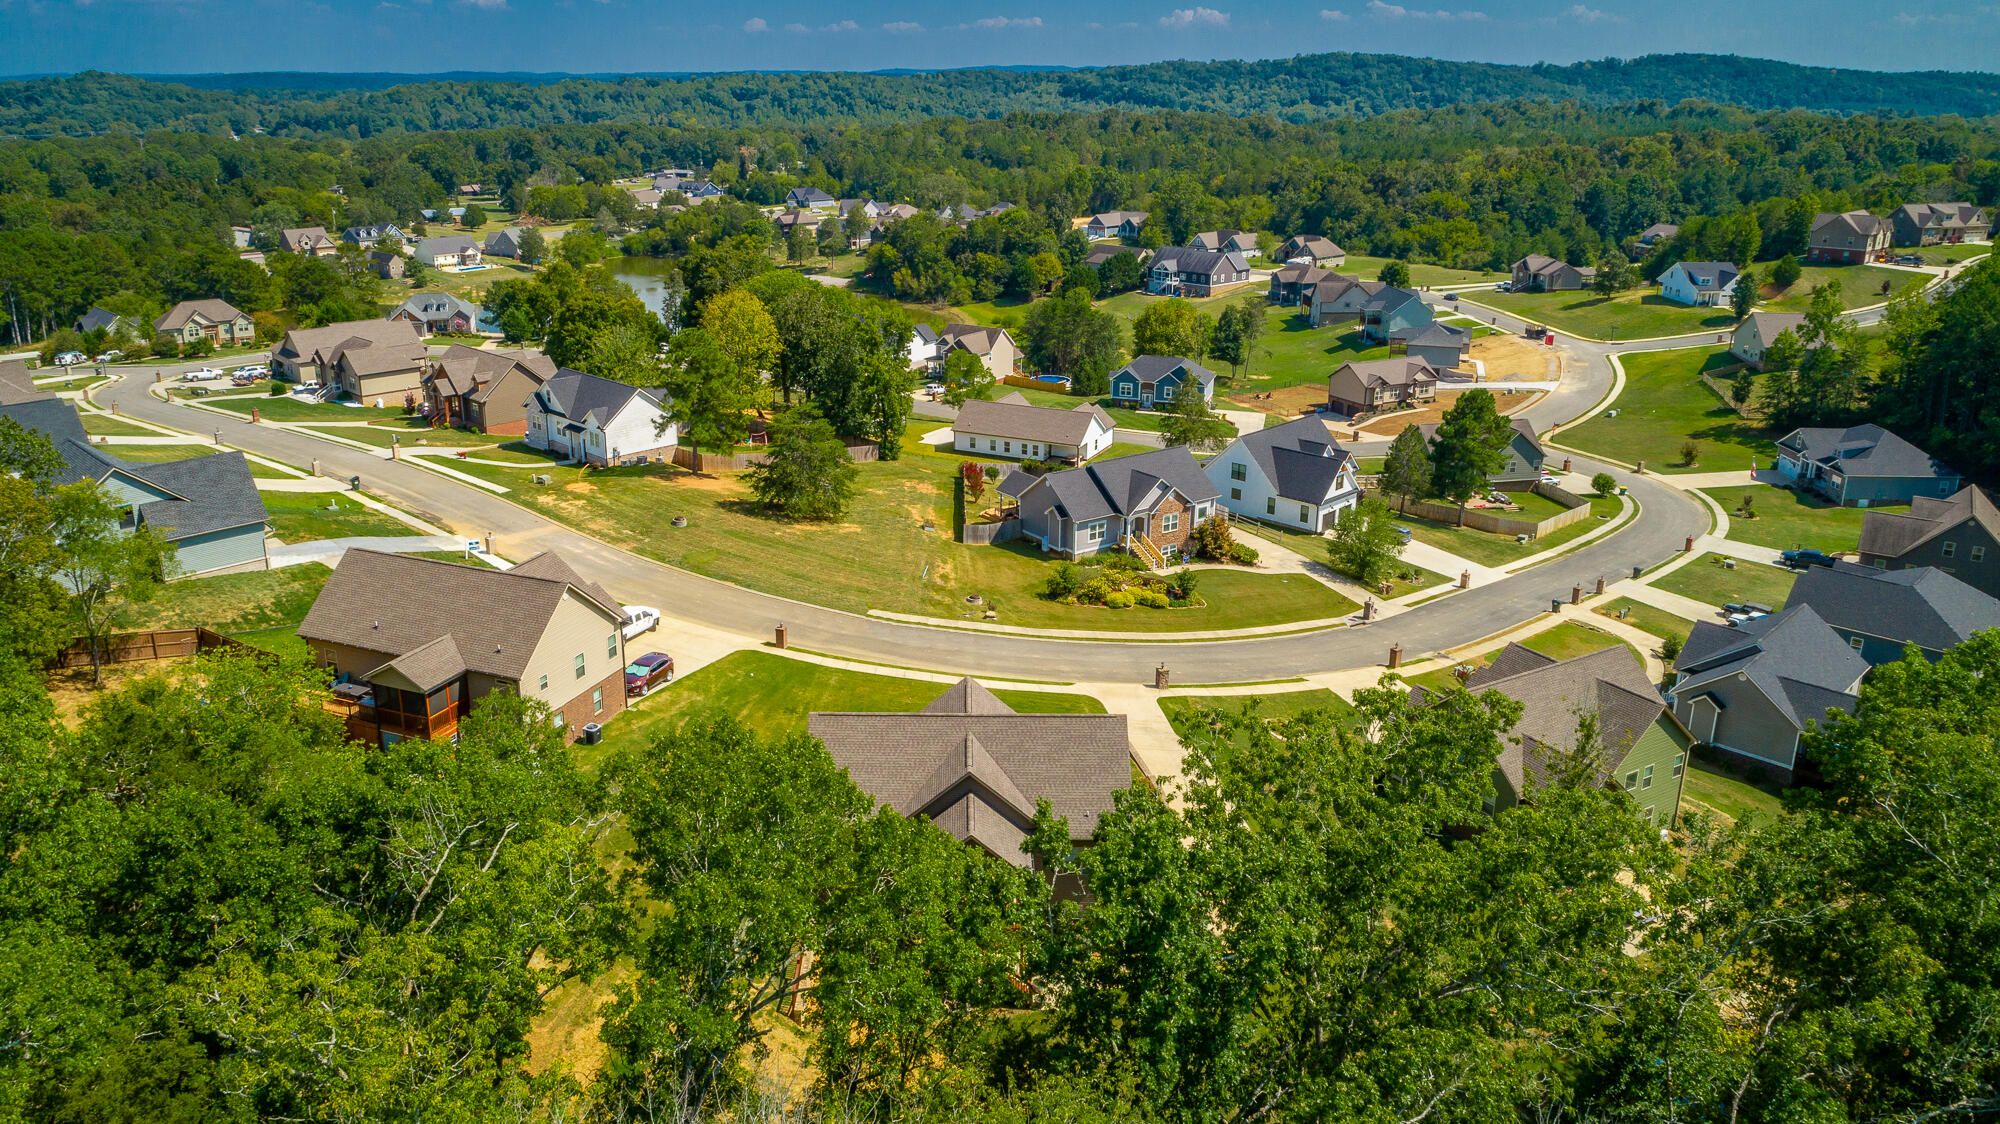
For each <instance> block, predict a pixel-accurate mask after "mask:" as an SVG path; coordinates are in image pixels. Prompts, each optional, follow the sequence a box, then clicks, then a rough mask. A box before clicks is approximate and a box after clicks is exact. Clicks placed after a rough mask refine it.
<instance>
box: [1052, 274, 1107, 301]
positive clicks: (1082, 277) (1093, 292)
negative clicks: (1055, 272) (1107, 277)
mask: <svg viewBox="0 0 2000 1124" xmlns="http://www.w3.org/2000/svg"><path fill="white" fill-rule="evenodd" d="M1101 286H1102V282H1100V281H1099V280H1098V277H1097V271H1096V270H1095V269H1092V268H1090V267H1089V266H1087V265H1074V266H1071V267H1070V270H1069V272H1068V273H1066V274H1064V275H1063V280H1062V291H1063V292H1065V293H1067V292H1071V291H1076V292H1082V293H1086V294H1088V295H1089V296H1090V297H1091V299H1093V300H1095V299H1096V297H1097V294H1098V291H1099V289H1100V288H1101Z"/></svg>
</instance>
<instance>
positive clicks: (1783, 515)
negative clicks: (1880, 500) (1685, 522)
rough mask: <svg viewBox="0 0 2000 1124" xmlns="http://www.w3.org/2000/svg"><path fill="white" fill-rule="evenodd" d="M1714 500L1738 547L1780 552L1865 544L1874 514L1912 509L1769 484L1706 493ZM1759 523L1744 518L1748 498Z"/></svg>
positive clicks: (1711, 489) (1705, 490)
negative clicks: (1864, 531)
mask: <svg viewBox="0 0 2000 1124" xmlns="http://www.w3.org/2000/svg"><path fill="white" fill-rule="evenodd" d="M1702 491H1703V492H1704V493H1705V494H1707V496H1708V497H1709V498H1710V499H1713V500H1714V501H1715V502H1717V503H1719V504H1721V505H1722V509H1723V510H1724V511H1726V512H1728V513H1729V537H1730V538H1731V539H1733V540H1734V541H1736V542H1743V543H1751V544H1754V545H1756V546H1768V547H1771V548H1772V549H1774V550H1796V549H1799V548H1801V547H1805V548H1810V549H1813V550H1824V551H1826V552H1827V553H1829V554H1831V553H1833V552H1835V551H1840V550H1853V549H1855V548H1856V547H1858V546H1860V545H1861V520H1862V519H1863V518H1864V517H1865V516H1866V515H1867V514H1868V511H1884V510H1886V511H1908V510H1909V508H1908V507H1907V506H1899V507H1888V508H1880V507H1878V508H1869V509H1867V510H1863V509H1862V508H1858V507H1841V506H1839V505H1837V504H1832V503H1828V502H1827V501H1825V500H1823V499H1820V498H1819V497H1818V496H1814V495H1808V494H1801V493H1798V492H1794V491H1792V490H1790V489H1788V488H1777V487H1773V486H1771V485H1769V484H1746V485H1744V486H1742V487H1739V488H1704V489H1702ZM1746 497H1747V498H1749V499H1750V501H1751V503H1750V510H1751V511H1752V512H1754V513H1755V514H1756V516H1757V517H1756V518H1755V519H1745V518H1743V517H1742V516H1741V515H1740V514H1738V513H1739V512H1740V511H1741V509H1742V507H1743V501H1744V499H1745V498H1746Z"/></svg>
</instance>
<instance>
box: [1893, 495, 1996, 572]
mask: <svg viewBox="0 0 2000 1124" xmlns="http://www.w3.org/2000/svg"><path fill="white" fill-rule="evenodd" d="M1968 521H1969V522H1973V523H1977V524H1978V525H1979V526H1981V527H1983V528H1985V530H1986V533H1987V534H1989V535H1991V536H1993V538H1994V539H1996V540H2000V509H1996V508H1995V507H1994V506H1993V501H1992V500H1989V499H1987V498H1986V493H1985V492H1982V491H1980V490H1979V489H1978V488H1977V487H1975V486H1973V485H1969V484H1968V485H1967V486H1965V487H1964V488H1961V489H1960V490H1959V492H1958V494H1957V495H1955V496H1952V497H1951V498H1949V499H1939V498H1937V497H1936V496H1917V497H1916V498H1914V499H1912V500H1911V501H1910V510H1909V511H1908V512H1907V513H1904V512H1897V511H1884V510H1880V509H1876V510H1870V511H1868V512H1865V513H1863V515H1862V516H1861V547H1860V549H1861V553H1863V554H1876V555H1880V556H1882V557H1884V558H1895V557H1898V556H1900V555H1902V554H1905V553H1907V552H1908V551H1910V550H1912V549H1914V548H1916V547H1918V546H1921V545H1922V544H1924V543H1927V542H1929V541H1930V540H1932V539H1934V538H1936V537H1937V536H1939V535H1941V534H1944V533H1945V532H1946V531H1949V530H1951V529H1952V528H1954V527H1959V526H1963V525H1964V524H1965V523H1967V522H1968Z"/></svg>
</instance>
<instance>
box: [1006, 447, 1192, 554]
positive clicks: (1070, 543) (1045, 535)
mask: <svg viewBox="0 0 2000 1124" xmlns="http://www.w3.org/2000/svg"><path fill="white" fill-rule="evenodd" d="M1000 494H1001V495H1003V496H1007V497H1008V498H1010V499H1013V500H1015V501H1016V502H1017V503H1018V504H1019V505H1020V509H1019V510H1020V513H1021V534H1022V536H1023V537H1025V538H1027V539H1029V540H1031V541H1033V542H1037V543H1040V544H1041V547H1042V549H1043V550H1045V551H1050V552H1052V553H1056V554H1061V555H1062V556H1063V557H1065V558H1069V559H1071V560H1075V559H1078V558H1086V557H1089V556H1090V555H1093V554H1097V553H1099V552H1100V551H1106V550H1124V551H1125V552H1126V553H1128V554H1131V555H1133V556H1134V557H1137V558H1140V559H1142V560H1144V561H1145V562H1146V563H1147V564H1148V565H1151V566H1162V565H1165V563H1166V559H1167V556H1168V555H1171V554H1179V553H1182V552H1183V551H1184V550H1185V548H1186V546H1187V541H1188V534H1189V532H1191V531H1192V530H1193V529H1194V526H1195V525H1196V524H1198V523H1200V522H1201V521H1202V520H1204V519H1207V518H1208V517H1209V516H1210V515H1212V514H1214V511H1215V501H1216V499H1217V497H1218V496H1219V495H1220V494H1221V493H1219V492H1217V491H1216V489H1215V485H1213V484H1211V483H1209V480H1208V477H1207V476H1204V475H1203V474H1202V471H1201V465H1200V464H1198V463H1196V461H1195V459H1194V454H1193V453H1191V452H1189V451H1188V448H1187V446H1185V445H1175V446H1173V447H1171V448H1166V449H1153V450H1151V451H1148V452H1144V453H1133V454H1131V455H1130V456H1124V457H1112V458H1111V459H1110V460H1101V461H1095V462H1093V463H1090V464H1086V465H1084V466H1082V467H1081V468H1066V469H1063V470H1062V471H1061V472H1051V473H1049V474H1047V475H1045V476H1035V475H1032V474H1030V473H1027V472H1022V471H1019V470H1016V471H1015V472H1012V473H1010V474H1008V476H1007V478H1006V479H1005V480H1002V481H1001V482H1000Z"/></svg>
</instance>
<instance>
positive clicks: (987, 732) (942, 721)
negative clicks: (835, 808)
mask: <svg viewBox="0 0 2000 1124" xmlns="http://www.w3.org/2000/svg"><path fill="white" fill-rule="evenodd" d="M806 733H807V734H809V735H811V736H812V737H813V738H815V739H817V740H818V741H819V742H820V743H821V744H823V745H825V746H826V751H827V753H828V754H830V755H831V756H832V757H833V763H834V764H835V765H837V766H839V767H840V768H841V769H842V770H844V771H845V772H846V773H847V776H848V779H850V780H852V781H853V782H854V783H855V785H856V786H857V787H859V788H860V789H861V791H863V792H865V793H867V794H868V795H869V797H870V798H872V799H873V800H874V801H875V802H876V803H877V804H878V805H882V806H885V807H889V808H893V809H895V811H896V812H897V813H898V814H900V815H903V816H907V817H911V818H915V817H918V816H921V817H923V818H925V819H927V820H929V821H930V822H931V823H932V824H934V825H936V826H937V827H938V828H939V829H941V830H943V831H945V832H947V833H948V834H950V835H951V837H952V838H954V839H957V840H958V841H960V842H961V843H969V844H971V845H973V846H975V847H978V848H979V849H981V850H983V851H985V852H986V853H987V854H989V855H992V856H993V857H994V858H996V859H999V860H1000V861H1002V862H1005V863H1010V864H1012V865H1013V866H1016V867H1020V868H1023V869H1027V868H1029V867H1031V866H1032V865H1033V862H1034V860H1032V859H1031V858H1030V857H1029V856H1028V855H1027V854H1026V853H1024V852H1023V851H1022V850H1021V847H1022V844H1024V843H1025V842H1027V840H1028V837H1029V836H1031V835H1033V834H1034V831H1035V809H1036V806H1037V805H1038V804H1039V803H1041V802H1042V801H1047V802H1048V804H1049V809H1050V810H1051V811H1052V812H1054V813H1055V814H1056V815H1057V816H1059V817H1061V818H1062V819H1063V820H1065V821H1067V823H1068V825H1069V836H1070V845H1071V846H1072V847H1085V846H1088V845H1089V844H1090V841H1091V839H1092V837H1093V836H1095V835H1096V833H1097V821H1098V820H1099V818H1100V817H1102V816H1103V815H1104V814H1105V813H1107V812H1109V811H1110V810H1111V807H1112V800H1113V797H1114V795H1115V794H1116V793H1118V792H1119V791H1120V790H1122V789H1127V788H1130V787H1132V783H1133V781H1132V778H1133V768H1132V743H1131V740H1130V737H1129V735H1128V733H1127V731H1126V726H1125V716H1124V715H1122V714H1017V713H1015V712H1014V710H1013V709H1012V708H1010V707H1009V706H1008V705H1007V704H1006V703H1003V702H1001V701H1000V700H999V699H998V698H995V697H994V695H993V692H991V691H989V690H987V689H986V688H985V687H982V686H980V685H979V683H977V682H976V681H974V680H972V679H961V680H959V681H958V683H957V684H956V685H954V686H953V687H951V688H950V689H949V690H947V691H946V692H945V693H944V694H942V695H940V696H938V697H937V698H936V699H934V700H932V702H931V703H930V705H929V706H926V707H924V709H923V710H922V711H921V712H919V713H916V714H883V713H878V712H874V711H861V712H826V711H818V712H814V713H812V714H810V715H808V716H807V717H806ZM1056 891H1057V893H1058V894H1059V895H1060V896H1063V897H1066V898H1077V897H1080V896H1082V892H1083V887H1082V886H1081V885H1078V884H1066V880H1065V881H1059V882H1058V883H1057V886H1056Z"/></svg>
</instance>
